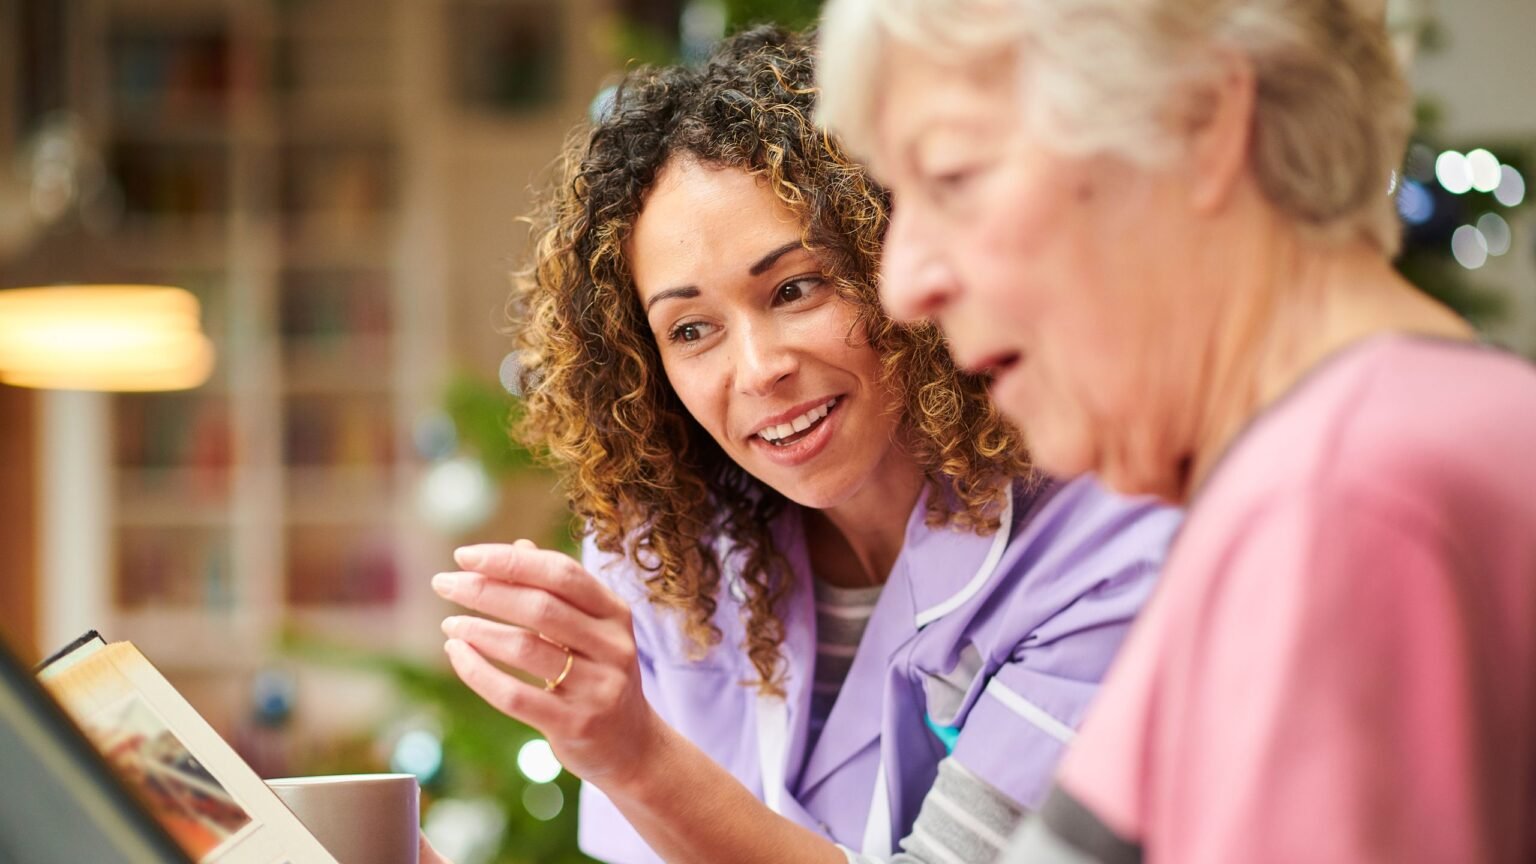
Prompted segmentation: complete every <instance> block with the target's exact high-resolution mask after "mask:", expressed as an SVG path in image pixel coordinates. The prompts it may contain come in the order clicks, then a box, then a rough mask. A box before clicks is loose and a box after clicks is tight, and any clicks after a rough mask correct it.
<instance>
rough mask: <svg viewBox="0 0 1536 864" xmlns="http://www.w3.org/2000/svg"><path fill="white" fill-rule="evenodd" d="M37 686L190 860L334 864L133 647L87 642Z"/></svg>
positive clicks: (55, 661) (47, 669) (56, 661)
mask: <svg viewBox="0 0 1536 864" xmlns="http://www.w3.org/2000/svg"><path fill="white" fill-rule="evenodd" d="M38 678H39V679H40V680H41V681H42V683H43V686H44V687H46V688H47V689H48V691H49V692H51V693H52V694H53V696H54V698H56V699H57V700H58V701H59V703H60V704H61V705H63V706H64V708H65V710H66V711H68V713H69V714H70V716H71V717H72V718H73V719H74V721H75V723H76V724H78V725H79V727H80V729H81V730H82V731H83V732H84V733H85V736H86V737H87V738H89V739H90V740H91V742H92V743H94V744H95V745H96V748H97V749H98V750H99V751H100V752H101V754H102V755H103V756H104V757H106V760H107V762H109V763H110V764H111V765H112V767H113V769H114V770H115V772H116V774H117V776H118V777H119V778H121V779H122V780H123V781H125V783H126V785H127V786H128V787H129V789H130V790H131V791H132V792H133V793H134V794H135V796H136V797H137V798H138V799H139V801H140V802H141V803H142V804H143V805H144V806H145V807H146V808H147V809H148V810H149V811H150V813H151V814H153V816H154V817H155V819H156V820H157V821H158V822H159V823H160V824H161V825H162V826H163V827H164V828H165V830H166V831H167V832H168V833H169V834H170V835H171V837H173V838H175V841H176V843H177V844H178V845H180V846H181V848H182V849H183V850H185V851H186V853H187V856H188V857H190V858H191V859H192V860H194V861H197V862H199V864H311V862H316V864H336V859H335V858H333V857H332V856H331V855H330V854H329V853H328V852H326V851H325V848H324V847H323V846H321V845H320V842H319V841H318V840H316V839H315V838H314V837H313V836H312V835H311V834H310V833H309V831H308V830H307V829H305V827H304V825H303V823H301V822H300V821H299V819H298V817H296V816H294V815H293V813H292V812H290V811H289V810H288V808H287V807H285V806H284V805H283V802H282V801H281V800H279V799H278V797H277V795H276V794H274V793H273V792H272V790H270V789H268V788H267V785H266V784H265V783H263V782H262V780H261V778H260V777H258V776H256V772H255V771H253V770H251V767H250V766H249V765H246V764H245V762H244V760H242V759H241V758H240V757H239V755H238V754H236V753H235V751H234V749H233V748H231V747H230V746H229V745H228V744H227V743H225V741H224V739H223V738H220V737H219V734H218V733H217V732H215V731H214V730H213V727H212V726H209V725H208V723H207V721H205V720H204V719H203V718H202V716H201V715H199V714H198V713H197V711H196V710H195V709H193V707H192V706H191V705H190V704H188V703H187V700H186V699H184V698H182V696H181V694H180V693H177V692H176V689H175V688H174V687H172V686H171V684H170V682H169V681H167V680H165V676H163V675H161V674H160V672H159V671H158V670H157V669H155V667H154V666H153V665H151V664H150V662H149V661H148V660H147V659H145V657H144V655H143V654H141V653H139V650H138V649H137V648H135V647H133V645H132V644H131V643H128V642H114V643H112V644H110V645H109V644H107V643H105V642H103V641H102V640H101V638H100V637H99V636H96V635H95V634H94V633H92V634H88V635H87V637H83V638H82V639H80V640H78V641H77V642H76V643H75V644H74V645H73V646H71V647H70V649H67V650H66V651H65V652H63V653H61V654H60V655H56V656H55V657H54V658H52V659H50V660H49V661H48V662H47V664H46V665H45V666H44V667H43V669H42V671H41V672H40V673H39V674H38Z"/></svg>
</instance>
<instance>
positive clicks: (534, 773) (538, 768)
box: [517, 738, 560, 783]
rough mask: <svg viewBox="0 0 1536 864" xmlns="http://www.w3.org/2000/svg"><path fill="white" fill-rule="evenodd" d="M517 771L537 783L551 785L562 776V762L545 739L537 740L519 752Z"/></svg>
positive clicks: (524, 746)
mask: <svg viewBox="0 0 1536 864" xmlns="http://www.w3.org/2000/svg"><path fill="white" fill-rule="evenodd" d="M517 770H519V771H521V772H523V776H524V777H527V778H528V779H529V780H532V781H533V782H535V783H550V782H552V781H553V780H554V779H555V778H556V777H559V776H560V760H559V759H556V758H555V751H554V750H553V749H551V748H550V746H549V742H548V741H545V740H544V739H543V738H535V739H533V740H532V741H529V742H528V743H526V744H524V745H523V746H522V747H521V748H519V749H518V751H517Z"/></svg>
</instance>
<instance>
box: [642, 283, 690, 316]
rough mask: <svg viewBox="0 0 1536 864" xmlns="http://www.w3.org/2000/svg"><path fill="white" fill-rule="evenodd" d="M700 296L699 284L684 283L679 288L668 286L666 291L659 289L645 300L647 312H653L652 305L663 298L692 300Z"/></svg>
mask: <svg viewBox="0 0 1536 864" xmlns="http://www.w3.org/2000/svg"><path fill="white" fill-rule="evenodd" d="M697 296H699V288H698V286H697V285H682V286H679V287H677V288H668V289H667V290H665V291H657V292H656V294H655V296H653V297H652V298H651V299H649V300H647V301H645V314H647V315H649V314H651V307H652V306H655V305H656V304H657V303H659V302H661V301H662V300H692V299H693V298H695V297H697Z"/></svg>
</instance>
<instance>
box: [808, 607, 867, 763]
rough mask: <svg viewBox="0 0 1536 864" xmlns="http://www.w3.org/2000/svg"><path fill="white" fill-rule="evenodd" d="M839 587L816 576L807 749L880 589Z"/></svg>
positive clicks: (828, 710) (818, 732)
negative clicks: (814, 626) (813, 669)
mask: <svg viewBox="0 0 1536 864" xmlns="http://www.w3.org/2000/svg"><path fill="white" fill-rule="evenodd" d="M882 587H884V586H881V585H875V586H873V587H870V588H839V587H837V586H836V585H829V584H827V583H825V582H823V581H821V580H820V579H817V580H816V676H815V679H814V680H813V681H812V682H811V718H810V719H811V730H810V731H811V737H810V740H809V741H808V743H807V746H806V752H807V753H809V752H811V750H812V749H813V748H814V747H815V746H816V742H817V740H819V739H820V738H821V729H822V727H823V726H825V725H826V723H827V715H829V714H831V713H832V704H833V703H834V702H836V701H837V694H838V693H839V692H840V691H841V690H842V689H843V682H844V681H845V680H847V678H848V670H849V668H850V667H852V666H853V655H854V654H856V653H858V650H859V640H861V639H863V638H864V628H866V627H868V626H869V617H870V616H871V615H873V614H874V612H875V603H876V602H877V601H878V600H879V599H880V589H881V588H882Z"/></svg>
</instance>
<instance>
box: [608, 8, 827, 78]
mask: <svg viewBox="0 0 1536 864" xmlns="http://www.w3.org/2000/svg"><path fill="white" fill-rule="evenodd" d="M716 2H717V4H718V6H719V7H720V10H721V11H723V12H724V13H725V32H727V33H735V32H736V31H738V30H742V29H745V28H747V27H751V26H752V25H754V24H770V23H771V24H779V25H782V26H784V27H787V28H789V29H792V30H800V29H804V28H806V27H810V26H811V25H813V24H815V23H816V18H817V16H818V15H820V14H821V4H822V0H716ZM621 5H622V4H621ZM630 5H632V6H636V7H637V8H640V9H643V10H644V12H645V13H646V14H643V15H641V14H635V15H630V16H627V17H626V16H623V15H621V16H620V17H619V21H618V26H617V27H615V28H614V32H613V33H612V34H611V35H610V36H609V40H608V41H609V42H610V43H611V46H612V47H611V50H612V51H613V53H614V56H615V57H616V58H617V59H618V60H619V62H620V63H624V64H628V63H643V64H648V65H652V66H660V65H666V64H671V63H678V62H680V61H681V60H682V56H683V55H682V49H683V46H682V42H681V38H680V34H679V28H678V26H677V22H678V18H679V16H680V15H681V14H682V11H683V9H684V8H685V7H686V6H687V5H688V3H687V2H683V0H659V2H649V3H647V2H641V0H636V2H632V3H631V4H630ZM658 12H663V13H670V14H661V15H658V14H657V13H658ZM658 20H663V21H665V22H666V23H665V24H664V25H658V23H657V21H658Z"/></svg>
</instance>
